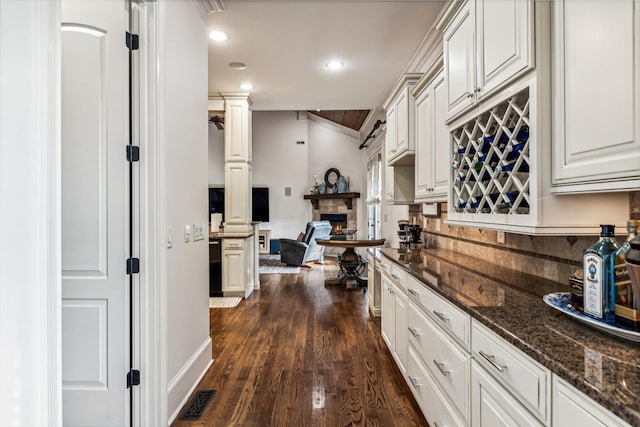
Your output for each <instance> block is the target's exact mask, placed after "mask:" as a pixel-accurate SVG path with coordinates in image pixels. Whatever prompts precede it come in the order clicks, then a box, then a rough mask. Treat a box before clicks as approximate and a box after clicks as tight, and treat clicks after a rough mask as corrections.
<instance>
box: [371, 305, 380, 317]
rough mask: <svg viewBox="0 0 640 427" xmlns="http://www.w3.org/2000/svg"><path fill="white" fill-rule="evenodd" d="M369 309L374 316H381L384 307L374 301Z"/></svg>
mask: <svg viewBox="0 0 640 427" xmlns="http://www.w3.org/2000/svg"><path fill="white" fill-rule="evenodd" d="M369 311H370V312H371V314H372V315H373V317H380V316H381V315H382V308H380V307H375V306H374V305H373V304H372V303H369Z"/></svg>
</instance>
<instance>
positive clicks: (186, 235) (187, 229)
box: [184, 224, 191, 243]
mask: <svg viewBox="0 0 640 427" xmlns="http://www.w3.org/2000/svg"><path fill="white" fill-rule="evenodd" d="M184 241H185V243H189V242H190V241H191V224H187V225H185V226H184Z"/></svg>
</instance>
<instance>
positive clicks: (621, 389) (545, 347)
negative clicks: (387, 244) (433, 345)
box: [380, 248, 640, 426]
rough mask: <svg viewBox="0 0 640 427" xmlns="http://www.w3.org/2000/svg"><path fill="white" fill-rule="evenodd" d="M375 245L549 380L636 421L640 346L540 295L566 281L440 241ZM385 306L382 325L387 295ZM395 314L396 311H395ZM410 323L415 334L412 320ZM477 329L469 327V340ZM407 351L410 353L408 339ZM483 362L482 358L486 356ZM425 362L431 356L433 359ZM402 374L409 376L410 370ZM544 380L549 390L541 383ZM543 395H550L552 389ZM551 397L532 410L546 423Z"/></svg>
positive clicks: (412, 294)
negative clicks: (415, 246)
mask: <svg viewBox="0 0 640 427" xmlns="http://www.w3.org/2000/svg"><path fill="white" fill-rule="evenodd" d="M380 252H381V253H382V255H383V257H382V258H383V262H384V261H385V259H386V260H387V262H390V263H391V265H392V266H393V267H392V268H400V269H401V270H402V271H403V272H405V273H406V274H407V276H408V282H411V280H414V281H413V283H416V282H415V279H417V281H419V283H420V284H422V285H424V286H425V287H426V288H425V290H426V291H433V293H434V294H435V295H437V296H440V297H442V298H443V299H444V300H446V302H448V303H451V304H452V305H453V306H455V308H457V309H461V310H462V311H463V312H464V313H466V314H468V315H469V316H470V318H471V322H472V324H474V325H479V326H478V328H484V329H488V330H490V331H491V332H493V333H495V335H497V336H498V337H500V338H501V339H503V340H504V341H506V342H508V343H509V344H511V345H512V346H513V347H515V348H516V349H517V350H519V351H521V352H522V353H524V354H525V355H527V356H529V357H530V358H531V359H533V360H534V361H535V362H537V364H539V365H541V367H543V368H546V370H548V371H549V372H550V374H551V375H549V377H551V376H553V377H554V381H555V379H556V378H559V379H561V381H560V382H562V381H563V382H565V383H567V384H569V385H571V386H573V387H575V388H576V389H577V390H579V391H580V392H582V393H583V394H584V395H586V396H588V397H589V398H590V399H592V400H593V401H595V402H597V403H599V404H600V405H602V407H604V408H606V409H607V410H609V411H610V412H611V413H613V414H615V415H616V416H617V417H619V418H620V419H621V420H623V421H625V422H626V423H629V424H630V425H632V426H639V425H640V346H639V345H638V344H637V343H634V342H630V341H626V340H623V339H620V338H616V337H612V336H609V335H606V334H604V333H602V332H598V331H596V330H593V329H591V328H589V327H586V326H584V325H582V324H579V323H577V322H575V321H573V320H571V319H570V318H568V317H566V316H565V315H563V314H562V313H559V312H558V311H556V310H554V309H552V308H550V307H548V306H547V305H546V304H545V303H544V302H543V300H542V297H543V295H545V294H549V293H553V292H561V291H564V292H568V290H569V287H568V284H563V283H558V282H553V281H549V280H545V279H542V278H539V277H536V276H532V275H529V274H525V273H521V272H519V271H516V270H511V269H507V268H503V267H499V266H496V265H492V264H490V263H487V262H486V261H482V260H479V259H475V258H472V257H468V256H464V255H461V254H458V253H454V252H451V251H447V250H442V249H422V250H419V251H413V253H411V252H402V251H400V250H398V249H391V248H382V249H381V250H380ZM394 271H395V270H394ZM413 287H414V289H411V287H410V286H409V287H407V290H408V292H407V295H408V301H409V304H411V303H412V302H415V303H416V304H419V302H418V299H419V298H418V297H416V295H417V293H416V290H415V289H417V288H416V287H415V285H413ZM419 292H421V291H419ZM382 310H383V311H382V316H383V325H384V322H385V320H384V316H385V306H384V303H383V307H382ZM434 313H436V311H434ZM429 314H430V313H429ZM436 314H439V313H436ZM395 316H396V317H397V316H398V314H397V312H396V313H395ZM427 317H428V316H427ZM447 321H448V319H447ZM478 328H476V329H478ZM409 330H410V332H411V333H412V334H414V332H415V329H414V330H412V329H411V325H409ZM414 336H417V335H414ZM475 337H476V336H475V335H471V338H468V341H467V342H471V339H472V338H475ZM410 338H411V337H410ZM414 341H415V340H414ZM396 345H397V344H396ZM456 345H457V344H456ZM473 345H474V344H471V345H470V347H471V348H473ZM414 347H415V346H414ZM468 347H469V345H468ZM408 353H409V354H412V348H411V342H410V345H409V351H408ZM467 354H468V355H470V354H474V351H470V350H469V349H468V348H467ZM476 356H477V355H476V354H474V357H476ZM468 357H469V358H470V356H468ZM478 359H480V358H478ZM434 362H435V360H434ZM438 362H439V361H438ZM482 362H484V363H485V364H486V361H482ZM474 363H475V361H474ZM428 364H431V361H430V360H429V361H428ZM436 365H438V363H436ZM437 367H438V369H440V370H441V372H446V371H442V369H443V368H442V366H440V365H438V366H437ZM498 368H500V366H498ZM431 369H433V367H431ZM407 371H408V369H407ZM447 374H448V372H447V373H444V374H443V375H445V376H446V375H447ZM407 376H408V378H409V380H411V381H412V382H414V380H412V378H411V376H410V375H409V373H408V374H407ZM449 378H451V375H449ZM414 386H415V384H414ZM414 388H415V387H414ZM545 388H546V391H544V390H542V389H545ZM467 389H468V387H467ZM541 390H542V393H543V394H544V393H547V394H549V395H550V394H551V381H550V378H549V379H548V380H547V381H546V385H544V386H542V387H541ZM467 393H468V392H467ZM554 393H555V391H554ZM547 401H548V402H551V397H549V398H548V400H547ZM552 405H553V404H552V403H549V404H546V406H545V405H544V402H543V404H542V406H541V407H542V410H541V413H542V415H537V416H538V419H539V420H542V421H543V424H546V425H559V423H558V422H557V419H558V418H560V417H559V416H558V417H557V418H556V422H555V424H553V423H552V421H551V420H552V418H553V417H554V416H556V414H555V413H554V414H553V415H551V409H550V408H549V407H551V406H552ZM469 406H471V405H468V406H467V407H466V411H467V414H466V415H465V414H464V412H465V410H461V413H463V417H466V418H467V419H468V418H471V415H468V414H470V413H471V411H470V410H469V409H468V407H469ZM557 406H558V407H560V404H559V403H558V404H557ZM529 409H530V408H529ZM553 410H554V411H555V410H556V408H555V407H554V408H553ZM532 412H535V411H532ZM469 424H471V423H469Z"/></svg>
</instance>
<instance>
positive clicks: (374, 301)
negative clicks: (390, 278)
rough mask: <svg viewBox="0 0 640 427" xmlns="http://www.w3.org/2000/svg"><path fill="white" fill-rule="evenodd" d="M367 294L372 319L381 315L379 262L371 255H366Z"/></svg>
mask: <svg viewBox="0 0 640 427" xmlns="http://www.w3.org/2000/svg"><path fill="white" fill-rule="evenodd" d="M367 259H368V261H367V290H368V292H367V294H368V295H369V311H370V312H371V314H372V315H373V316H374V317H380V313H381V311H382V310H381V301H380V298H381V282H382V279H381V277H380V276H381V275H380V265H379V264H380V262H379V261H378V260H377V259H376V257H375V256H373V255H372V254H371V253H368V254H367Z"/></svg>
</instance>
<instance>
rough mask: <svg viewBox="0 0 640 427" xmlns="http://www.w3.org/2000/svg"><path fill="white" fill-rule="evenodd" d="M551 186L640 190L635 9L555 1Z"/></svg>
mask: <svg viewBox="0 0 640 427" xmlns="http://www.w3.org/2000/svg"><path fill="white" fill-rule="evenodd" d="M553 12H554V20H553V44H552V47H553V59H554V61H553V63H554V65H555V66H554V68H553V82H554V84H555V85H556V86H555V88H554V93H555V96H554V104H553V111H554V119H555V120H553V142H554V145H553V186H554V189H555V191H556V192H589V191H613V190H636V189H638V188H639V187H640V114H638V111H640V49H639V48H638V46H640V3H639V2H637V1H633V0H626V1H615V2H611V1H606V0H598V1H590V2H572V1H562V0H560V1H556V2H554V10H553Z"/></svg>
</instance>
